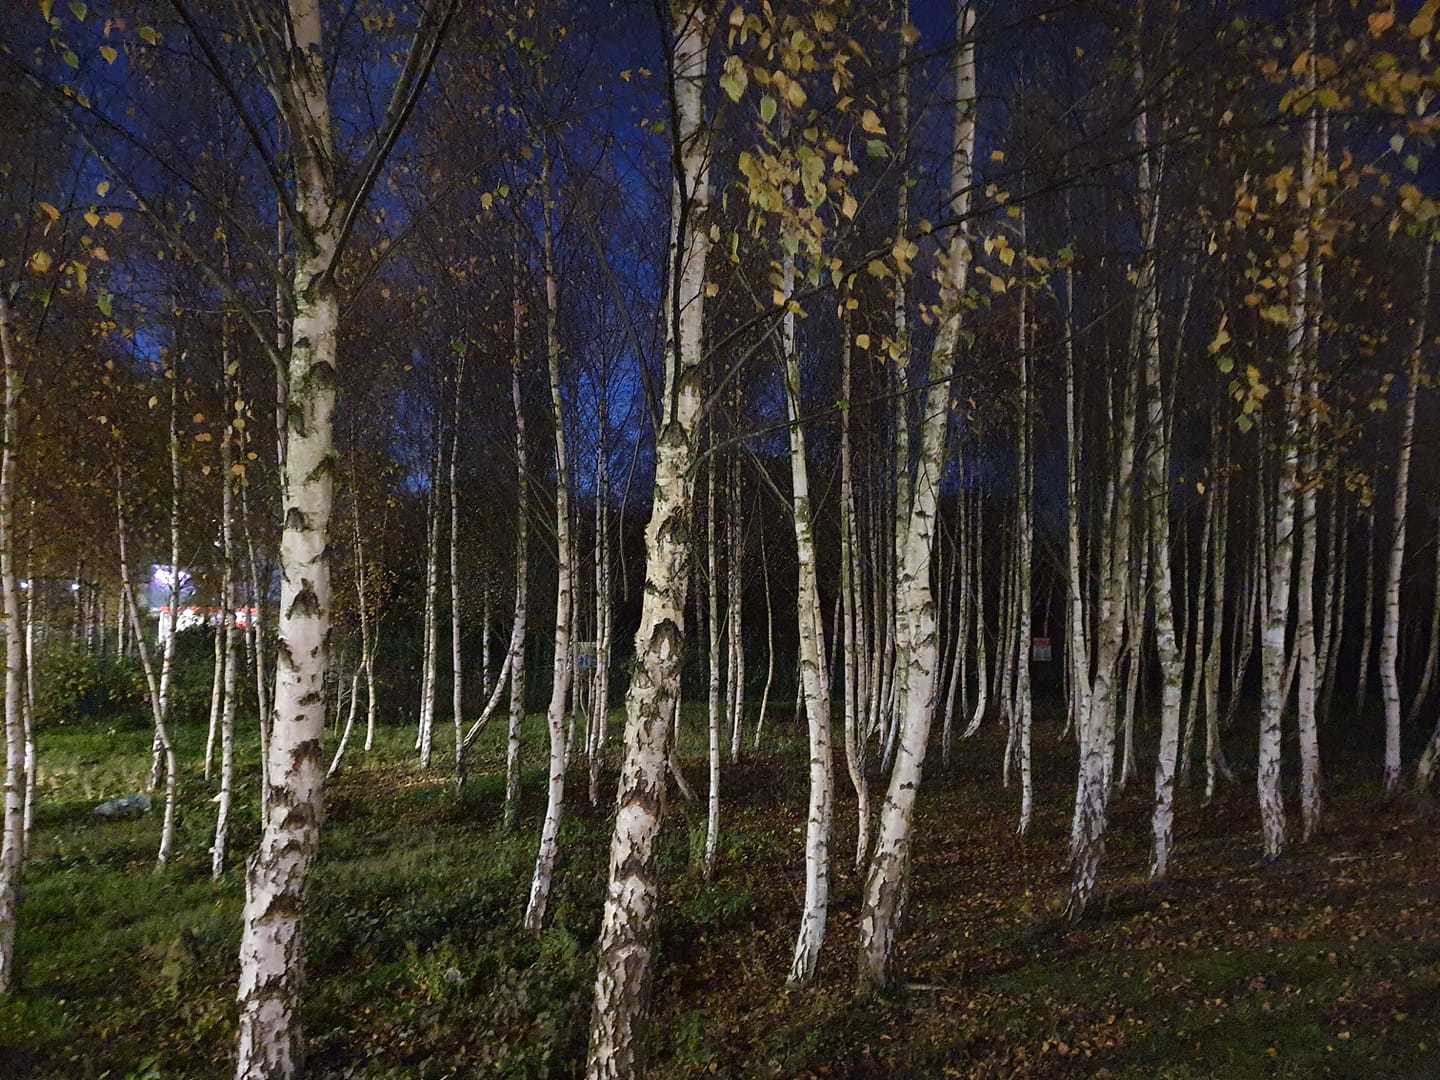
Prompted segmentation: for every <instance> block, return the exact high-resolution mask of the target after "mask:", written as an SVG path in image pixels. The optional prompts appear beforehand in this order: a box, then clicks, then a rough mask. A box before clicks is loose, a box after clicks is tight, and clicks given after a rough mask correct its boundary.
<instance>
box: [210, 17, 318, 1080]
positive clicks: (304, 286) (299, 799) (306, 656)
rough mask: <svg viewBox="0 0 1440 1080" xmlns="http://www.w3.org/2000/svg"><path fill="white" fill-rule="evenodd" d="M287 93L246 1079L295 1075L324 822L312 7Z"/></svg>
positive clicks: (243, 1018) (246, 978) (247, 963)
mask: <svg viewBox="0 0 1440 1080" xmlns="http://www.w3.org/2000/svg"><path fill="white" fill-rule="evenodd" d="M286 25H287V30H286V34H287V41H286V45H287V47H288V56H289V58H290V64H289V67H288V69H287V72H286V76H285V80H286V81H285V83H284V85H283V86H280V87H276V89H277V91H278V92H279V97H280V98H281V99H282V101H283V102H284V103H285V112H286V119H287V122H288V126H289V128H290V132H291V136H292V139H291V153H292V155H293V158H294V161H293V168H294V172H295V176H296V181H297V182H296V188H295V192H296V203H297V209H298V213H299V216H300V217H301V219H302V220H303V221H304V224H305V226H306V227H305V229H304V230H303V231H304V235H301V236H297V237H296V243H295V248H296V253H295V260H294V279H293V295H294V320H293V324H292V329H291V335H290V336H291V347H290V353H289V372H288V380H286V391H287V395H288V401H287V403H286V411H285V417H286V425H285V428H284V441H285V466H284V506H285V515H284V531H283V533H282V536H281V541H280V573H281V585H280V619H279V626H278V628H277V635H278V641H279V646H278V649H277V659H276V674H275V696H274V721H273V729H272V732H271V737H270V754H269V757H268V759H267V760H266V762H265V770H266V774H267V782H268V783H269V785H270V806H269V812H268V813H267V815H266V817H265V821H264V827H263V830H262V833H261V837H260V845H259V848H258V849H257V851H256V852H255V854H254V855H253V856H252V857H251V860H250V863H249V868H248V874H247V878H246V887H245V909H244V915H243V921H242V937H241V942H240V980H239V990H238V997H239V1002H240V1031H239V1052H238V1056H237V1060H236V1067H235V1073H236V1076H237V1077H238V1078H261V1077H291V1076H294V1075H295V1073H296V1072H297V1070H298V1068H299V1058H300V1053H299V1049H300V1048H299V1035H300V1033H299V1022H298V1019H297V1016H296V1013H297V1010H298V1007H299V1002H300V989H301V983H302V981H303V956H304V949H303V943H302V938H301V917H302V915H303V913H304V910H305V892H306V884H307V882H308V880H309V877H310V870H311V867H312V866H313V865H314V861H315V856H316V854H317V852H318V849H319V846H320V823H321V819H322V817H323V813H324V787H323V785H324V773H323V769H324V762H323V758H322V753H323V751H322V741H323V737H324V732H325V714H324V692H323V691H324V683H325V675H326V669H327V666H328V660H329V655H328V654H329V639H330V617H331V612H330V555H329V542H330V512H331V507H332V504H333V501H334V450H333V445H332V417H333V415H334V409H335V384H336V344H337V341H336V338H337V330H338V324H339V306H338V303H337V297H336V290H335V284H334V278H333V276H332V273H333V270H334V259H335V256H336V253H337V245H338V242H339V228H340V226H339V221H338V220H337V217H338V214H337V211H338V209H339V207H338V201H337V198H336V193H335V183H336V181H335V176H334V173H333V169H334V154H333V150H332V143H331V130H330V103H329V100H328V97H327V83H328V80H327V77H326V75H327V73H326V66H325V61H324V46H323V43H322V40H321V18H320V7H319V4H318V3H316V0H289V6H288V20H287V23H286Z"/></svg>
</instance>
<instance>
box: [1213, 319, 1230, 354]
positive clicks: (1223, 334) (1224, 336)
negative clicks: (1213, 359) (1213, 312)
mask: <svg viewBox="0 0 1440 1080" xmlns="http://www.w3.org/2000/svg"><path fill="white" fill-rule="evenodd" d="M1228 344H1230V331H1229V330H1226V329H1225V319H1224V318H1223V317H1222V318H1221V320H1220V329H1219V330H1217V331H1215V337H1214V338H1213V339H1212V340H1211V342H1210V355H1211V356H1214V355H1215V354H1216V353H1217V352H1219V351H1220V350H1221V349H1223V348H1224V347H1225V346H1226V345H1228Z"/></svg>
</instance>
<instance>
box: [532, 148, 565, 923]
mask: <svg viewBox="0 0 1440 1080" xmlns="http://www.w3.org/2000/svg"><path fill="white" fill-rule="evenodd" d="M545 155H546V156H545V161H544V168H543V170H542V174H541V187H542V190H541V209H542V216H543V220H544V235H543V242H542V245H541V247H542V257H543V259H544V263H545V266H544V271H545V355H546V359H547V361H548V364H549V372H550V409H551V419H552V422H553V423H554V425H555V547H556V558H557V561H558V563H559V573H558V580H557V582H556V586H555V666H554V678H553V681H552V683H551V688H550V707H549V709H548V710H547V711H546V714H545V720H546V725H547V726H548V727H549V729H550V783H549V792H548V795H547V799H546V804H545V821H544V824H543V825H542V826H541V829H540V849H539V851H538V852H537V853H536V855H535V874H534V876H533V877H532V878H531V881H530V901H529V903H528V904H527V905H526V908H525V922H524V925H525V929H527V930H530V931H532V932H535V931H539V930H540V928H541V927H542V926H544V924H545V909H546V906H547V905H548V903H549V901H550V886H551V882H552V879H553V877H554V874H555V859H556V856H557V855H558V853H559V840H560V815H561V813H562V812H563V810H564V804H565V763H566V739H565V699H566V697H567V696H568V694H569V691H570V677H571V673H572V672H571V665H570V619H571V617H572V615H573V614H574V602H573V598H572V596H571V591H572V583H571V576H572V568H573V566H574V553H573V551H572V549H571V544H572V540H571V532H570V470H569V467H568V465H567V461H566V455H565V410H564V405H563V403H562V401H561V392H560V335H559V328H558V326H557V319H558V317H559V310H558V300H559V297H558V288H559V285H558V282H557V281H556V279H555V264H554V254H553V251H552V245H553V233H552V225H551V216H552V214H553V198H554V196H553V195H552V193H551V191H550V166H549V151H548V150H546V152H545Z"/></svg>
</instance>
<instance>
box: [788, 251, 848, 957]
mask: <svg viewBox="0 0 1440 1080" xmlns="http://www.w3.org/2000/svg"><path fill="white" fill-rule="evenodd" d="M781 274H782V284H781V288H782V290H783V291H784V293H785V298H786V303H787V311H786V313H785V317H784V324H783V334H782V336H783V344H782V348H783V352H784V358H785V406H786V411H787V419H788V420H789V422H790V486H791V508H792V511H793V517H794V523H795V549H796V559H797V562H798V576H799V581H798V586H797V589H796V601H795V603H796V619H797V624H796V625H797V634H798V637H799V647H800V682H801V686H802V687H803V690H804V695H805V717H806V722H807V727H808V728H809V737H810V738H809V743H810V805H809V810H808V812H807V814H806V824H805V907H804V910H803V911H802V913H801V916H800V931H799V933H798V935H797V936H796V939H795V953H794V957H793V959H792V960H791V963H790V978H789V981H790V982H791V983H792V984H803V983H807V982H809V981H810V979H811V978H813V977H814V975H815V967H816V965H817V964H818V963H819V960H820V948H821V946H822V945H824V943H825V925H826V920H827V917H828V913H829V907H830V829H831V819H832V816H833V810H834V802H835V791H834V785H835V779H834V778H835V772H834V757H833V750H832V747H831V745H830V688H829V685H828V680H827V679H826V677H825V625H824V614H823V613H822V611H821V607H820V586H819V581H818V579H817V575H816V554H815V522H814V517H813V511H812V508H811V504H810V472H809V465H808V463H807V462H806V459H805V428H804V426H803V425H802V424H801V421H800V418H801V416H802V415H803V412H802V410H801V404H800V386H801V383H800V356H799V353H798V352H797V350H796V341H795V312H794V311H793V310H788V304H789V300H790V296H791V294H792V293H793V291H794V287H795V260H794V257H793V256H791V255H789V254H788V252H787V254H786V255H785V258H784V261H783V266H782V269H781Z"/></svg>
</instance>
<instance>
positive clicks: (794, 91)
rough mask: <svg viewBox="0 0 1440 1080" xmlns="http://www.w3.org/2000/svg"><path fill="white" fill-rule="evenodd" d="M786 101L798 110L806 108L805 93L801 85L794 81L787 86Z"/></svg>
mask: <svg viewBox="0 0 1440 1080" xmlns="http://www.w3.org/2000/svg"><path fill="white" fill-rule="evenodd" d="M785 100H786V101H788V102H789V103H790V104H791V106H793V107H794V108H796V109H801V108H804V106H805V91H804V89H802V88H801V86H800V84H799V83H797V82H795V81H794V80H793V79H792V80H791V81H790V82H789V83H787V84H786V86H785Z"/></svg>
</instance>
